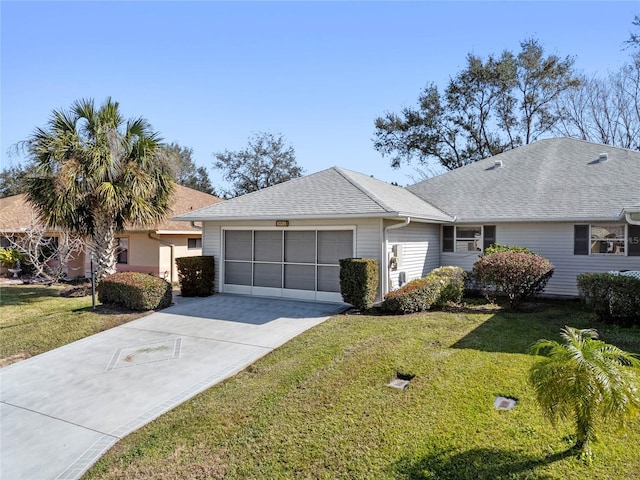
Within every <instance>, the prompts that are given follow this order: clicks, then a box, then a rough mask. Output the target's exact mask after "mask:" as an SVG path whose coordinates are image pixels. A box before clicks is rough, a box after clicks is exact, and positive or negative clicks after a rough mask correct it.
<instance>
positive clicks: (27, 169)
mask: <svg viewBox="0 0 640 480" xmlns="http://www.w3.org/2000/svg"><path fill="white" fill-rule="evenodd" d="M34 174H35V166H34V165H32V164H28V165H26V166H22V165H20V164H17V165H12V166H10V167H7V168H5V169H3V170H2V171H0V198H4V197H11V196H13V195H19V194H21V193H26V192H27V187H28V185H27V180H28V178H29V177H33V176H34Z"/></svg>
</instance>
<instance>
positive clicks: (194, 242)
mask: <svg viewBox="0 0 640 480" xmlns="http://www.w3.org/2000/svg"><path fill="white" fill-rule="evenodd" d="M196 248H202V237H197V238H187V249H188V250H193V249H196Z"/></svg>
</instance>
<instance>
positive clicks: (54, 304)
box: [0, 285, 145, 367]
mask: <svg viewBox="0 0 640 480" xmlns="http://www.w3.org/2000/svg"><path fill="white" fill-rule="evenodd" d="M62 288H63V287H59V286H33V285H7V286H2V288H1V289H0V367H3V366H6V365H9V364H10V363H14V362H16V361H19V360H23V359H25V358H28V357H31V356H33V355H38V354H40V353H43V352H46V351H48V350H52V349H54V348H57V347H60V346H62V345H66V344H67V343H71V342H73V341H75V340H79V339H81V338H84V337H87V336H89V335H93V334H94V333H98V332H101V331H103V330H107V329H109V328H112V327H116V326H118V325H121V324H123V323H126V322H129V321H131V320H133V319H135V318H139V317H141V316H143V315H145V314H144V313H139V312H136V313H131V312H129V311H123V310H117V309H112V308H107V307H105V306H102V305H97V307H96V310H95V311H93V310H92V308H91V297H80V298H64V297H61V296H60V291H61V290H62Z"/></svg>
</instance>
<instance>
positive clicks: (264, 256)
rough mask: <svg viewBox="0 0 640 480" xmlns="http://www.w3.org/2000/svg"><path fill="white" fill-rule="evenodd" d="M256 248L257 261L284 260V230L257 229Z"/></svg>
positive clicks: (255, 258)
mask: <svg viewBox="0 0 640 480" xmlns="http://www.w3.org/2000/svg"><path fill="white" fill-rule="evenodd" d="M254 249H255V255H254V260H255V261H256V262H282V232H279V231H269V230H266V231H256V232H255V237H254Z"/></svg>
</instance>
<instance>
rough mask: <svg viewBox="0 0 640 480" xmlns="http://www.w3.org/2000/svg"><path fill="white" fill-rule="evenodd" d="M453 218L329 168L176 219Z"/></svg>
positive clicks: (397, 189)
mask: <svg viewBox="0 0 640 480" xmlns="http://www.w3.org/2000/svg"><path fill="white" fill-rule="evenodd" d="M406 216H410V217H412V218H416V219H421V220H425V221H438V222H442V221H444V222H448V221H451V220H452V218H451V217H449V216H448V215H446V214H445V213H443V212H442V211H440V210H439V209H437V208H434V207H433V206H432V205H429V204H428V203H427V202H425V201H423V200H421V199H420V198H419V197H417V196H415V195H414V194H413V193H411V192H409V191H408V190H405V189H404V188H402V187H397V186H394V185H391V184H389V183H386V182H383V181H381V180H376V179H375V178H372V177H369V176H367V175H364V174H361V173H357V172H353V171H350V170H345V169H343V168H338V167H332V168H329V169H327V170H323V171H321V172H318V173H314V174H311V175H307V176H305V177H299V178H294V179H292V180H289V181H287V182H284V183H280V184H278V185H274V186H272V187H268V188H265V189H262V190H258V191H256V192H252V193H249V194H246V195H242V196H240V197H236V198H233V199H231V200H227V201H226V202H223V203H217V204H215V205H210V206H208V207H205V208H202V209H200V210H197V211H194V212H190V213H186V214H183V215H180V216H179V217H177V218H178V219H180V220H197V221H203V220H227V221H228V220H279V219H295V218H309V219H311V218H313V219H317V218H344V217H382V218H393V217H406Z"/></svg>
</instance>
